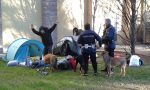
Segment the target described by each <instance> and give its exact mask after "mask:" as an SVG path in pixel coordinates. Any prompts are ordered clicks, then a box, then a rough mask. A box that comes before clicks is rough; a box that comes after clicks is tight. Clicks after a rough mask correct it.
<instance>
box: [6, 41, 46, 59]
mask: <svg viewBox="0 0 150 90" xmlns="http://www.w3.org/2000/svg"><path fill="white" fill-rule="evenodd" d="M43 50H44V45H43V44H42V43H41V42H39V41H37V40H29V39H26V38H21V39H18V40H16V41H14V42H13V43H12V44H11V45H10V46H9V48H8V51H7V54H6V61H11V60H17V61H18V62H25V61H26V60H27V58H28V57H34V56H40V57H42V54H43Z"/></svg>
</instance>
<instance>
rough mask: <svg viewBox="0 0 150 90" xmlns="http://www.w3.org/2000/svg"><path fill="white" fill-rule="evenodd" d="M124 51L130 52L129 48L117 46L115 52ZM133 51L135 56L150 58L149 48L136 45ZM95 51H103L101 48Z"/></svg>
mask: <svg viewBox="0 0 150 90" xmlns="http://www.w3.org/2000/svg"><path fill="white" fill-rule="evenodd" d="M125 50H127V51H128V52H130V48H129V46H123V45H117V46H116V49H115V51H123V52H125ZM135 50H136V53H137V54H140V55H145V56H150V47H148V46H146V45H136V46H135ZM97 51H103V48H101V49H98V50H97Z"/></svg>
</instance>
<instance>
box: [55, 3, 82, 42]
mask: <svg viewBox="0 0 150 90" xmlns="http://www.w3.org/2000/svg"><path fill="white" fill-rule="evenodd" d="M83 2H84V0H57V10H58V11H57V13H58V27H57V35H58V39H60V38H62V37H64V36H68V35H72V29H73V28H74V27H77V28H82V29H83V24H84V18H83V16H84V4H83Z"/></svg>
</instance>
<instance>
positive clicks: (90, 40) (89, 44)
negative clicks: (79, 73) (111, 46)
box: [78, 24, 101, 76]
mask: <svg viewBox="0 0 150 90" xmlns="http://www.w3.org/2000/svg"><path fill="white" fill-rule="evenodd" d="M84 28H85V31H84V32H83V33H82V34H81V35H80V36H79V39H78V44H80V45H81V47H82V50H81V52H82V55H83V63H84V65H83V69H84V74H83V75H84V76H87V75H88V61H89V59H90V60H91V62H92V66H93V69H94V75H97V62H96V44H95V43H96V42H95V40H97V41H98V42H99V45H100V46H101V38H100V37H99V36H98V35H97V34H96V33H95V32H94V31H92V30H91V28H90V24H86V25H85V26H84Z"/></svg>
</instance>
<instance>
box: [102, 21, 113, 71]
mask: <svg viewBox="0 0 150 90" xmlns="http://www.w3.org/2000/svg"><path fill="white" fill-rule="evenodd" d="M102 41H103V43H104V48H105V50H106V51H107V52H108V54H109V67H107V66H105V69H104V70H102V71H107V70H108V68H109V70H108V72H110V74H111V73H112V66H111V64H112V61H113V59H114V50H115V48H116V43H115V41H116V30H115V28H114V27H113V26H112V25H111V20H110V19H105V29H104V32H103V36H102Z"/></svg>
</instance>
